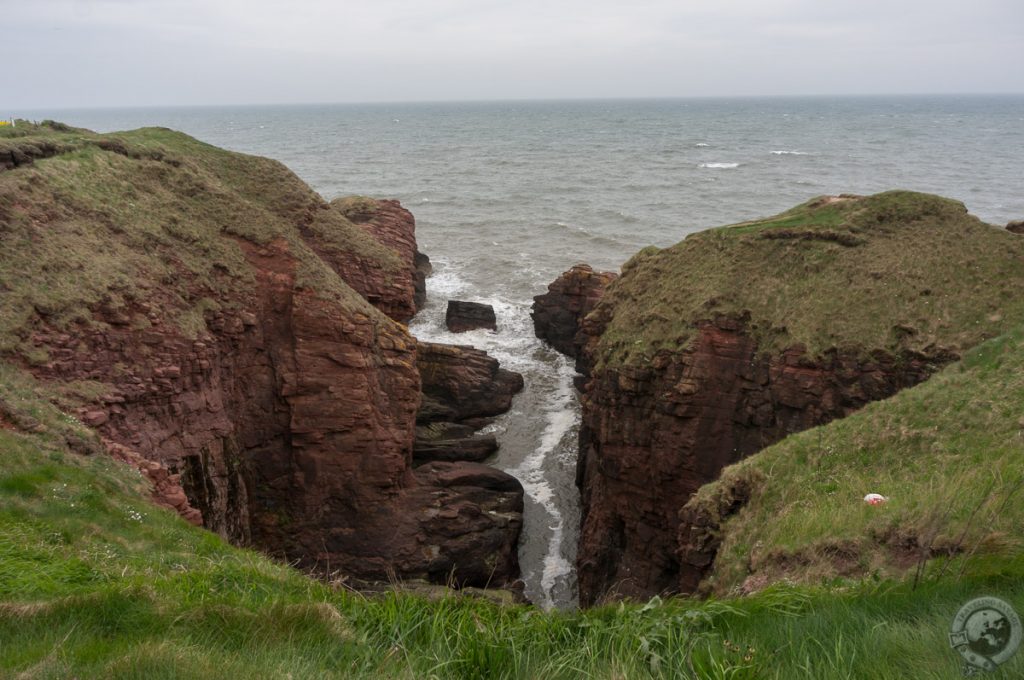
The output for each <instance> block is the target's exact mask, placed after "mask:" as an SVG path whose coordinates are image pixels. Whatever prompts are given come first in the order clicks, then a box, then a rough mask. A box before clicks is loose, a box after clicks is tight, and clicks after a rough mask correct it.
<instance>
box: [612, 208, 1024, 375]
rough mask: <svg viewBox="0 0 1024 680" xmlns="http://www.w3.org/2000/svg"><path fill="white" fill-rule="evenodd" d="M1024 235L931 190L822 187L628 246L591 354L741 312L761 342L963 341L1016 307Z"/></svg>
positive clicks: (949, 344)
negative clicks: (737, 219)
mask: <svg viewBox="0 0 1024 680" xmlns="http://www.w3.org/2000/svg"><path fill="white" fill-rule="evenodd" d="M1022 284H1024V239H1022V238H1020V237H1019V236H1016V235H1013V234H1010V233H1008V232H1006V231H1005V230H1003V229H999V228H997V227H994V226H991V225H987V224H984V223H983V222H981V221H979V220H978V219H976V218H975V217H973V216H971V215H968V214H967V211H966V209H965V208H964V206H963V204H961V203H958V202H956V201H952V200H949V199H945V198H940V197H938V196H931V195H928V194H920V193H913V192H908V191H891V192H887V193H882V194H877V195H874V196H866V197H845V196H841V197H824V198H819V199H815V200H813V201H809V202H808V203H805V204H803V205H800V206H797V207H796V208H794V209H792V210H790V211H788V212H786V213H783V214H781V215H778V216H776V217H772V218H768V219H764V220H757V221H752V222H744V223H742V224H737V225H733V226H729V227H722V228H718V229H710V230H707V231H703V232H700V233H696V234H692V235H690V236H688V237H687V238H686V239H684V240H683V241H681V242H679V243H678V244H676V245H674V246H672V247H670V248H665V249H663V250H658V249H656V248H648V249H645V250H643V251H641V252H640V253H638V254H637V255H636V256H634V257H633V259H631V260H630V261H629V262H628V263H627V264H626V265H625V266H624V267H623V275H622V276H621V277H620V278H619V280H617V281H616V282H615V283H613V284H612V285H611V286H610V287H609V290H608V293H607V295H606V296H605V298H604V300H603V301H602V303H601V306H602V307H605V308H606V309H607V308H608V307H609V306H610V308H611V309H612V310H614V315H613V317H612V320H611V322H610V323H609V325H608V326H607V328H606V329H605V331H604V333H603V334H602V336H601V341H600V346H599V348H598V354H597V356H596V357H595V358H596V359H597V362H598V364H599V365H602V364H605V365H617V364H621V363H643V362H645V361H647V360H649V359H650V358H651V357H652V355H653V354H654V353H655V352H657V351H658V350H661V349H667V350H676V349H679V348H682V347H685V346H687V344H688V343H689V341H690V340H691V339H692V337H693V336H694V322H695V321H697V320H700V319H708V318H711V317H712V316H714V315H716V314H734V315H741V314H744V313H749V314H750V332H751V333H753V334H754V336H755V337H756V338H758V340H759V343H760V345H761V347H762V349H764V350H769V349H779V348H783V347H787V346H791V345H794V344H797V343H802V344H803V345H805V346H806V347H807V350H808V353H809V354H810V355H811V356H814V355H816V354H819V353H820V352H822V351H824V350H826V349H829V348H832V347H840V348H843V347H850V346H854V347H859V348H862V349H864V350H867V351H870V350H873V349H890V350H900V349H907V350H923V349H926V348H930V347H933V346H934V347H942V348H947V349H952V350H954V351H957V350H961V349H966V348H968V347H971V346H973V345H975V344H977V343H978V342H980V341H982V340H984V339H987V338H990V337H994V336H995V335H998V334H1000V333H1002V332H1004V331H1006V330H1008V329H1009V328H1011V327H1012V326H1013V325H1014V324H1015V323H1019V322H1020V321H1021V320H1024V298H1021V296H1020V295H1018V294H1017V291H1019V290H1020V286H1021V285H1022Z"/></svg>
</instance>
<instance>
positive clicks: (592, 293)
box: [530, 264, 618, 373]
mask: <svg viewBox="0 0 1024 680" xmlns="http://www.w3.org/2000/svg"><path fill="white" fill-rule="evenodd" d="M616 278H618V274H616V273H614V272H596V271H594V269H593V268H592V267H591V266H590V265H589V264H577V265H574V266H573V267H572V268H571V269H569V270H568V271H566V272H564V273H563V274H561V275H560V276H559V277H558V278H557V279H555V280H554V281H553V282H552V283H551V284H550V285H549V286H548V292H547V293H544V294H543V295H538V296H536V297H534V298H533V310H532V312H531V313H530V316H531V317H532V318H533V328H534V332H535V333H536V335H537V337H538V338H540V339H541V340H545V341H547V342H548V344H550V345H551V346H552V347H554V348H555V349H557V350H558V351H559V352H561V353H562V354H565V355H567V356H571V357H575V358H576V359H577V366H576V370H577V371H580V372H581V373H585V372H586V367H585V366H583V365H581V364H580V363H579V362H580V360H582V359H583V358H584V354H583V352H582V351H581V350H582V348H583V345H584V344H586V340H587V338H586V336H585V335H581V334H580V324H581V323H582V321H583V319H584V318H586V316H587V315H588V314H590V312H592V311H593V310H594V307H596V306H597V303H598V302H599V301H600V300H601V297H602V296H603V295H604V291H605V289H606V288H607V287H608V285H609V284H610V283H611V282H612V281H614V280H615V279H616Z"/></svg>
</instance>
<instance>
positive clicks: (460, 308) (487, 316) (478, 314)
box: [444, 300, 498, 333]
mask: <svg viewBox="0 0 1024 680" xmlns="http://www.w3.org/2000/svg"><path fill="white" fill-rule="evenodd" d="M444 324H445V326H447V327H448V330H450V331H451V332H452V333H464V332H465V331H472V330H476V329H477V328H489V329H490V330H492V331H494V330H497V329H498V322H497V319H495V317H494V308H493V307H491V306H490V305H485V304H482V303H480V302H463V301H462V300H449V301H448V309H447V311H445V315H444Z"/></svg>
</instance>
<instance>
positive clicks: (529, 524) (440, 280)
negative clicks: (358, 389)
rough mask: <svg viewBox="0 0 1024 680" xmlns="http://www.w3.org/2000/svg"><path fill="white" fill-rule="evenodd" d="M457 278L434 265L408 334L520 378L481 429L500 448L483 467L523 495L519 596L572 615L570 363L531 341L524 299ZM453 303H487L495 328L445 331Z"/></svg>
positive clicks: (454, 268) (573, 412) (574, 511)
mask: <svg viewBox="0 0 1024 680" xmlns="http://www.w3.org/2000/svg"><path fill="white" fill-rule="evenodd" d="M459 271H460V269H459V265H458V263H452V262H450V261H444V260H441V261H439V262H436V263H435V268H434V276H432V277H430V278H428V279H427V291H428V297H427V303H426V305H425V306H424V308H423V309H422V310H421V311H420V312H419V313H418V314H417V316H416V317H415V318H414V319H413V321H412V323H411V324H410V327H409V330H410V332H411V333H412V334H413V335H414V336H415V337H416V338H417V339H418V340H419V341H420V342H421V343H423V342H443V343H448V344H464V345H472V346H473V347H476V348H480V349H483V350H486V352H487V353H488V354H489V355H490V356H493V357H495V358H496V359H498V360H499V361H500V362H501V366H502V367H503V368H507V369H510V370H514V371H516V372H517V373H520V374H522V376H523V379H524V383H525V384H524V388H523V391H522V392H520V393H519V394H517V395H516V396H515V398H514V400H513V403H512V408H511V410H510V411H508V412H507V413H505V414H502V415H500V416H498V417H497V418H496V419H495V420H494V421H493V422H492V423H491V424H490V425H489V426H488V427H487V428H486V429H485V430H483V432H484V433H487V434H490V435H493V436H494V437H495V439H496V441H497V443H498V444H499V446H500V448H499V449H498V450H497V452H496V453H494V455H493V456H492V457H490V458H487V459H486V462H487V463H488V464H491V465H493V466H495V467H497V468H499V469H500V470H503V471H505V472H507V473H509V474H511V475H512V476H513V477H515V478H516V479H518V480H519V482H520V483H521V484H522V485H523V489H524V491H525V496H524V508H523V530H522V534H521V537H520V542H519V564H520V568H521V570H522V580H523V584H524V592H525V595H526V596H527V598H529V599H530V601H531V602H533V603H534V604H536V605H538V606H540V607H543V608H545V609H550V608H563V609H564V608H575V607H576V606H577V596H576V579H575V558H576V541H577V539H578V535H579V493H578V491H577V489H576V486H575V470H576V447H577V441H576V437H577V434H578V429H579V403H578V397H577V393H576V390H575V389H574V388H573V380H574V377H575V375H576V373H575V370H574V369H573V366H572V362H571V361H570V360H569V359H567V358H566V357H564V356H562V355H560V354H559V353H557V352H556V351H555V350H554V349H552V348H551V347H550V346H548V345H547V344H546V343H544V342H542V341H541V340H539V339H538V338H537V337H535V334H534V331H533V324H532V321H531V319H530V301H529V298H528V297H526V296H523V297H518V296H515V297H513V296H507V297H506V296H504V295H502V294H495V293H493V292H492V291H487V290H485V289H484V288H483V287H478V286H475V285H473V284H471V283H469V282H468V281H467V280H465V279H463V278H461V277H460V276H459ZM456 296H459V297H467V298H471V299H477V300H480V301H485V302H487V303H488V304H491V305H492V306H493V307H494V308H495V312H496V316H497V324H496V325H497V329H496V330H495V331H491V330H487V329H478V330H472V331H468V332H462V333H452V332H450V331H449V330H448V329H447V327H446V324H445V316H446V310H447V301H448V299H450V298H453V297H456ZM509 298H511V299H509Z"/></svg>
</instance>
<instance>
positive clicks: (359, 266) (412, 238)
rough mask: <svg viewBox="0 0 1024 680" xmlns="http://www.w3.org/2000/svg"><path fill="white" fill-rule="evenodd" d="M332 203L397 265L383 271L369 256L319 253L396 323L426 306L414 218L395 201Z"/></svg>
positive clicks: (424, 260)
mask: <svg viewBox="0 0 1024 680" xmlns="http://www.w3.org/2000/svg"><path fill="white" fill-rule="evenodd" d="M331 207H332V208H334V209H336V210H339V211H341V212H342V213H343V214H344V215H345V217H347V218H348V219H349V220H350V221H351V222H352V223H353V224H355V225H356V226H358V227H360V228H362V229H363V230H364V231H365V232H366V233H367V234H368V235H369V236H371V237H372V238H373V239H375V240H376V241H377V242H378V243H380V244H381V245H383V246H384V247H386V248H388V249H389V250H391V251H392V252H394V253H395V254H396V255H397V256H398V258H399V260H400V262H401V267H400V268H399V269H398V270H397V271H386V270H384V269H382V268H381V266H380V263H379V262H377V261H375V260H373V259H370V258H360V257H354V256H353V255H352V253H350V252H329V251H328V252H323V251H320V250H319V249H317V248H316V246H315V240H314V241H313V243H311V245H313V246H314V249H316V250H318V252H321V253H322V256H324V257H325V259H327V260H328V262H329V263H330V264H331V265H332V267H333V268H334V269H335V270H336V271H337V272H338V274H339V275H340V276H341V277H342V278H343V279H344V280H345V283H347V284H348V285H350V286H351V287H352V288H354V289H355V290H356V291H357V292H358V293H359V294H360V295H362V296H363V297H364V298H366V299H367V300H368V301H369V302H370V304H372V305H373V306H374V307H376V308H377V309H379V310H380V311H382V312H384V313H385V314H387V315H388V316H390V317H391V318H392V319H394V320H395V321H399V322H401V323H407V322H408V321H409V320H410V319H411V318H412V317H413V316H414V315H415V314H416V312H417V311H419V309H420V308H421V307H423V305H424V304H426V300H427V298H426V295H427V289H426V277H427V276H428V275H429V274H430V258H428V257H427V256H426V255H424V254H423V253H421V252H419V250H417V249H416V220H415V218H414V217H413V215H412V213H411V212H409V211H408V210H406V209H405V208H403V207H402V205H401V204H400V203H399V202H398V201H394V200H375V199H371V198H365V197H353V198H340V199H335V200H334V201H332V202H331Z"/></svg>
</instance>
